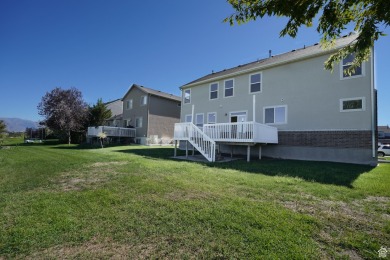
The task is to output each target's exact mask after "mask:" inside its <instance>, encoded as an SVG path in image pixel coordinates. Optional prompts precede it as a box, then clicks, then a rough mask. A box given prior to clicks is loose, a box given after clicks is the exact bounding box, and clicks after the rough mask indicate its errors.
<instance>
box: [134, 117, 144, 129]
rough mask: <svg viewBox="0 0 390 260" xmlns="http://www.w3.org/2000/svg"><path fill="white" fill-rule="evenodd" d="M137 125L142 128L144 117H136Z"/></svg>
mask: <svg viewBox="0 0 390 260" xmlns="http://www.w3.org/2000/svg"><path fill="white" fill-rule="evenodd" d="M135 127H137V128H141V127H142V117H136V118H135Z"/></svg>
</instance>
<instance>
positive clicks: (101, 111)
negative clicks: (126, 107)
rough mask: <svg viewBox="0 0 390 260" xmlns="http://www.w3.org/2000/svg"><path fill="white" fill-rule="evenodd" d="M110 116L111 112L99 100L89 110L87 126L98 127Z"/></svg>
mask: <svg viewBox="0 0 390 260" xmlns="http://www.w3.org/2000/svg"><path fill="white" fill-rule="evenodd" d="M111 116H112V113H111V110H110V109H108V108H107V107H106V105H105V104H104V103H103V101H102V99H101V98H99V99H98V101H97V102H96V104H95V105H93V106H92V107H90V108H89V125H90V126H100V125H103V124H104V122H105V121H106V120H107V119H109V118H110V117H111Z"/></svg>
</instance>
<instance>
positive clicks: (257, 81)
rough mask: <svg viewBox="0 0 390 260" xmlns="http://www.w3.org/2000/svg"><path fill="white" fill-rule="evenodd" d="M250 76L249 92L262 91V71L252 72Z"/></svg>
mask: <svg viewBox="0 0 390 260" xmlns="http://www.w3.org/2000/svg"><path fill="white" fill-rule="evenodd" d="M249 77H250V86H249V88H250V89H249V92H250V93H256V92H261V73H257V74H252V75H250V76H249Z"/></svg>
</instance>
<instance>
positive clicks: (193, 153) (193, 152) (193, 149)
mask: <svg viewBox="0 0 390 260" xmlns="http://www.w3.org/2000/svg"><path fill="white" fill-rule="evenodd" d="M194 155H195V147H194V146H192V156H194Z"/></svg>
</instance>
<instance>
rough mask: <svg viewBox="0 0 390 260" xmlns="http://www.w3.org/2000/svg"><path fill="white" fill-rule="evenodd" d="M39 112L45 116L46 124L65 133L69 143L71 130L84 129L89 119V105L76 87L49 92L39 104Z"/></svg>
mask: <svg viewBox="0 0 390 260" xmlns="http://www.w3.org/2000/svg"><path fill="white" fill-rule="evenodd" d="M38 113H39V114H40V115H42V116H44V117H45V120H44V121H43V123H44V125H46V126H47V127H49V128H51V129H52V130H56V131H59V132H62V133H63V134H65V135H66V136H67V137H68V143H69V144H70V143H71V132H77V131H81V130H83V128H84V127H83V126H84V124H85V121H86V120H88V106H87V104H86V103H85V102H84V100H83V98H82V94H81V92H80V91H79V90H77V89H76V88H71V89H67V90H63V89H61V88H55V89H53V90H52V91H51V92H47V93H46V94H45V95H44V96H43V97H42V100H41V102H40V103H39V104H38Z"/></svg>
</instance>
